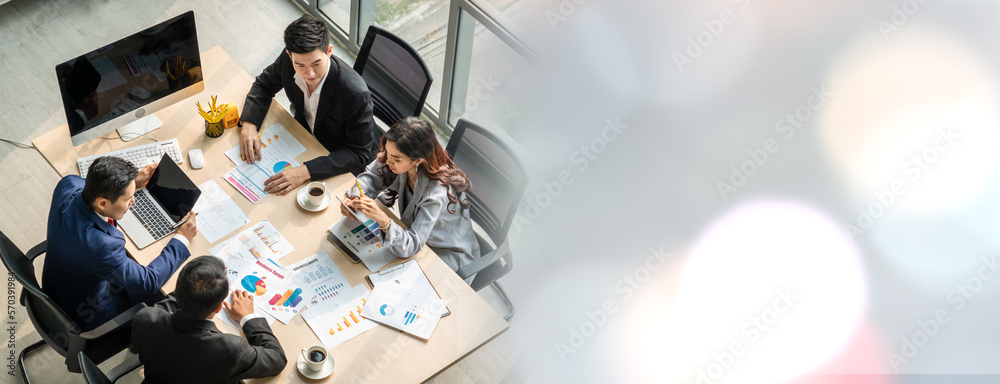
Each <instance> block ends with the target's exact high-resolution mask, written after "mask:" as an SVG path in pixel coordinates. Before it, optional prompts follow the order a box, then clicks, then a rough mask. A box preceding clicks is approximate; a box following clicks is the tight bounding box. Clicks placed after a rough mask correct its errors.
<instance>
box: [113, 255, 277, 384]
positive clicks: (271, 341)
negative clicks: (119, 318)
mask: <svg viewBox="0 0 1000 384" xmlns="http://www.w3.org/2000/svg"><path fill="white" fill-rule="evenodd" d="M227 296H229V282H228V281H227V280H226V266H225V264H223V262H222V260H221V259H219V258H218V257H215V256H201V257H198V258H195V259H193V260H191V261H190V262H188V263H187V265H185V266H184V268H181V272H180V274H179V275H178V277H177V287H176V289H175V290H174V292H173V293H171V294H170V295H168V296H167V298H166V299H164V300H163V301H161V302H159V303H156V305H154V306H152V307H148V308H143V309H142V310H140V311H139V313H138V314H136V315H135V319H134V320H132V344H133V345H134V347H133V348H132V349H133V351H134V352H136V353H138V354H139V361H141V362H142V363H143V365H144V367H145V368H144V369H145V373H146V375H145V376H146V379H145V380H144V381H143V383H146V384H153V383H228V382H237V381H239V380H241V379H252V378H260V377H269V376H274V375H277V374H279V373H281V371H282V370H283V369H284V368H285V365H286V364H287V363H288V360H287V358H286V357H285V351H284V350H283V349H282V348H281V344H280V343H278V339H277V338H276V337H274V334H273V333H271V327H269V326H268V325H267V320H266V319H265V318H264V317H263V316H261V315H257V314H254V305H253V295H251V294H250V293H248V292H247V291H243V290H236V291H234V292H233V295H232V296H233V300H232V304H230V303H228V302H226V297H227ZM223 307H225V308H226V312H227V313H228V314H229V316H230V317H232V318H233V319H236V320H239V322H240V325H241V327H242V329H243V334H245V335H246V338H245V339H244V338H242V337H240V336H237V335H230V334H226V333H222V332H221V331H219V329H218V328H217V327H216V326H215V323H213V322H212V318H213V317H215V315H216V314H218V313H219V311H221V310H222V308H223Z"/></svg>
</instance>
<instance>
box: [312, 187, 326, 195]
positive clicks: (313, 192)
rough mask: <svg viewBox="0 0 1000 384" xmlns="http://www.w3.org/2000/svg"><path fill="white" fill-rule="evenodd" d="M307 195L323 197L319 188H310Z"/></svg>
mask: <svg viewBox="0 0 1000 384" xmlns="http://www.w3.org/2000/svg"><path fill="white" fill-rule="evenodd" d="M309 194H310V195H313V196H323V190H322V189H320V188H316V187H312V188H310V189H309Z"/></svg>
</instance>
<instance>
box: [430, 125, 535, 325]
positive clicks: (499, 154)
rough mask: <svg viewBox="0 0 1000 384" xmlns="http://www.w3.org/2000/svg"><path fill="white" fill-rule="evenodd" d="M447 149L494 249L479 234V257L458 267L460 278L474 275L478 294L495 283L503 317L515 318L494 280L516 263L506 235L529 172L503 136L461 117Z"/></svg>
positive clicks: (507, 301)
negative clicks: (467, 185) (467, 182)
mask: <svg viewBox="0 0 1000 384" xmlns="http://www.w3.org/2000/svg"><path fill="white" fill-rule="evenodd" d="M446 151H447V152H448V155H449V156H451V159H452V161H454V162H455V165H456V166H458V168H459V169H461V170H462V171H464V172H465V174H466V176H468V177H469V180H471V181H472V190H471V191H469V192H466V197H468V199H469V208H470V210H471V217H472V221H474V222H475V223H476V224H478V225H479V226H480V228H482V229H483V231H484V232H486V235H487V236H489V239H490V240H491V241H492V243H493V244H497V246H496V248H494V247H493V246H492V245H491V244H490V243H489V242H487V241H486V239H484V238H483V237H482V236H480V235H479V234H478V233H477V234H476V239H477V240H478V241H479V247H480V249H481V251H482V252H483V255H482V256H481V257H480V258H479V259H477V260H475V261H473V262H472V263H469V264H468V265H466V266H464V267H462V268H460V269H459V270H458V271H457V272H458V276H459V277H461V278H462V279H463V280H464V279H466V278H468V277H469V276H472V275H473V274H476V277H475V278H474V279H473V280H472V284H471V285H472V289H474V290H476V291H477V292H478V291H479V290H481V289H483V288H485V287H486V286H488V285H491V286H493V288H494V289H496V291H497V293H498V294H500V297H501V299H503V302H504V305H505V306H506V307H507V313H506V314H505V315H504V320H510V318H511V317H513V316H514V303H513V302H511V300H510V297H508V296H507V292H505V291H504V289H503V287H501V286H500V283H499V282H498V281H497V279H499V278H501V277H503V276H504V275H506V274H507V272H510V270H511V269H512V268H513V266H514V264H513V258H512V255H511V252H510V244H509V242H508V240H507V233H508V232H510V227H511V224H513V223H514V214H515V213H516V212H517V206H518V204H520V202H521V196H523V195H524V189H525V188H526V187H527V186H528V174H527V171H526V170H525V169H524V166H523V165H522V164H521V162H520V161H519V160H518V159H517V156H516V155H515V154H514V150H513V149H512V148H511V147H510V146H508V145H507V144H506V143H504V142H503V140H501V139H500V138H499V137H497V136H496V135H494V134H493V133H491V132H489V131H487V130H486V129H485V128H483V127H480V126H478V125H475V124H473V123H471V122H469V121H467V120H465V119H461V120H459V121H458V125H456V126H455V132H453V133H452V134H451V139H449V140H448V147H447V148H446Z"/></svg>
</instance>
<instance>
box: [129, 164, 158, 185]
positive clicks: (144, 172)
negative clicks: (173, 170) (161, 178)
mask: <svg viewBox="0 0 1000 384" xmlns="http://www.w3.org/2000/svg"><path fill="white" fill-rule="evenodd" d="M157 165H159V164H158V163H154V164H150V165H147V166H145V167H143V168H142V169H140V170H139V175H138V176H136V177H135V188H136V189H140V188H143V187H145V186H146V184H148V183H149V177H150V176H153V171H155V170H156V166H157Z"/></svg>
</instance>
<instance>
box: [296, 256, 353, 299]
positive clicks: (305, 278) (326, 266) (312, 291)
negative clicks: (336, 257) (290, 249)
mask: <svg viewBox="0 0 1000 384" xmlns="http://www.w3.org/2000/svg"><path fill="white" fill-rule="evenodd" d="M288 269H290V270H292V272H293V273H294V274H295V282H296V283H297V284H298V285H299V286H300V287H302V289H303V292H302V296H304V297H305V300H306V303H307V305H308V306H309V308H311V309H312V308H316V307H317V306H326V307H329V308H330V309H332V308H336V307H339V306H341V305H343V304H344V302H345V301H347V300H350V299H351V298H350V297H349V296H345V295H344V291H346V290H348V289H350V288H351V286H350V285H348V284H347V279H346V278H344V275H343V274H342V273H341V272H340V269H339V268H337V264H335V263H334V262H333V259H331V258H330V255H329V254H327V253H326V252H325V251H319V252H317V253H316V254H315V255H312V256H309V257H307V258H305V259H303V260H301V261H299V262H297V263H295V264H292V265H289V266H288Z"/></svg>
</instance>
